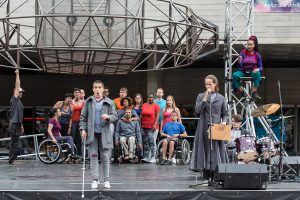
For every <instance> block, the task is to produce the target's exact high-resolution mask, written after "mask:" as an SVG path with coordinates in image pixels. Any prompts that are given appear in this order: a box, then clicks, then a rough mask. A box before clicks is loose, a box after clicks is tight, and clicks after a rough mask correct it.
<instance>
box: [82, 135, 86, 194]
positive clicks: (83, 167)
mask: <svg viewBox="0 0 300 200" xmlns="http://www.w3.org/2000/svg"><path fill="white" fill-rule="evenodd" d="M85 142H86V141H85V139H83V164H82V191H81V198H82V199H83V198H84V172H85V149H86V143H85Z"/></svg>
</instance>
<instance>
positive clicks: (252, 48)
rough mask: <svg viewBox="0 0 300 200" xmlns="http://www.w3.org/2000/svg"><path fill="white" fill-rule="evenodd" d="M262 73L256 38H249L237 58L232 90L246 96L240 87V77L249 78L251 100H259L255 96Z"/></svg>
mask: <svg viewBox="0 0 300 200" xmlns="http://www.w3.org/2000/svg"><path fill="white" fill-rule="evenodd" d="M262 71H263V65H262V58H261V55H260V53H259V51H258V42H257V38H256V36H250V37H249V39H248V41H247V48H246V49H244V50H242V51H241V53H240V56H239V70H238V71H236V72H234V73H233V75H232V78H233V89H234V90H235V91H236V90H238V91H240V92H241V94H242V96H246V94H245V92H244V89H243V87H242V86H241V81H240V78H241V77H245V76H249V77H250V76H251V77H252V80H253V87H252V89H251V96H252V98H253V99H255V98H259V99H260V98H261V97H260V96H259V95H258V94H257V88H258V86H259V84H260V81H261V72H262Z"/></svg>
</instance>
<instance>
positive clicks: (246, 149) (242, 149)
mask: <svg viewBox="0 0 300 200" xmlns="http://www.w3.org/2000/svg"><path fill="white" fill-rule="evenodd" d="M235 143H236V152H237V159H238V160H242V161H246V162H249V161H253V160H255V159H256V158H257V157H258V153H257V151H256V143H255V139H254V138H253V137H250V136H241V137H239V138H237V139H236V140H235Z"/></svg>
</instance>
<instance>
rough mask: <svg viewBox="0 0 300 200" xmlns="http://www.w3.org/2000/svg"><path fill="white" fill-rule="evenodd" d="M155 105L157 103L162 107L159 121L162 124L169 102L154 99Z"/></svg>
mask: <svg viewBox="0 0 300 200" xmlns="http://www.w3.org/2000/svg"><path fill="white" fill-rule="evenodd" d="M154 103H157V104H158V105H159V107H160V112H159V120H158V123H159V124H160V122H161V120H162V114H163V109H165V108H166V107H167V101H166V100H164V99H161V100H158V99H154Z"/></svg>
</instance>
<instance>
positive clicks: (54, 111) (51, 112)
mask: <svg viewBox="0 0 300 200" xmlns="http://www.w3.org/2000/svg"><path fill="white" fill-rule="evenodd" d="M57 111H58V108H52V109H51V110H50V111H49V115H50V118H52V117H54V115H55V113H56V112H57Z"/></svg>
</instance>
